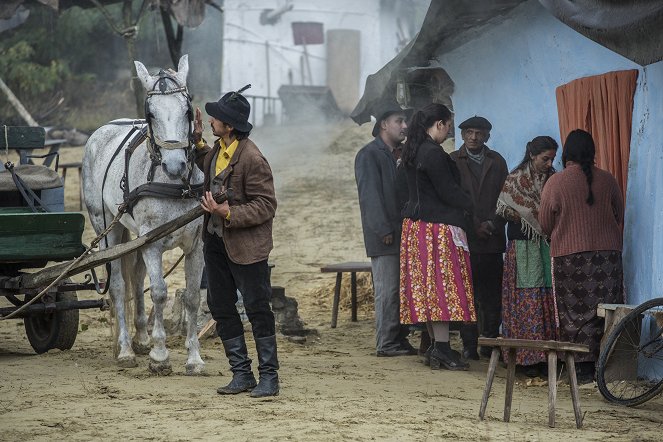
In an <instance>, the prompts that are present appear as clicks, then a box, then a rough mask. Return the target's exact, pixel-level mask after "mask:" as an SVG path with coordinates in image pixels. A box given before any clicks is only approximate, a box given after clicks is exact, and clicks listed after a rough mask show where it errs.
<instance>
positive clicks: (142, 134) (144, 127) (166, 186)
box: [102, 70, 203, 220]
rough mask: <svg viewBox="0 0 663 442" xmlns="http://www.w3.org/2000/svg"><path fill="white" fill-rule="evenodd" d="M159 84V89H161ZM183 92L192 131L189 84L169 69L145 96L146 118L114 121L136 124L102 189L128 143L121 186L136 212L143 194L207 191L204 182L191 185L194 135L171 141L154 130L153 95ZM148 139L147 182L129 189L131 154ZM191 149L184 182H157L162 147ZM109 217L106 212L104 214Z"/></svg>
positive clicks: (187, 195) (192, 194)
mask: <svg viewBox="0 0 663 442" xmlns="http://www.w3.org/2000/svg"><path fill="white" fill-rule="evenodd" d="M168 82H172V83H174V85H175V86H176V87H175V88H174V89H168ZM157 88H158V89H157ZM178 93H181V94H183V95H184V97H185V98H186V102H187V108H188V109H187V117H188V120H189V131H188V133H189V134H191V131H192V122H193V108H192V106H191V96H190V95H189V92H188V90H187V88H186V86H180V84H179V83H178V82H177V80H176V79H175V78H174V77H173V76H171V75H170V74H169V73H168V72H166V71H164V70H161V71H159V79H158V80H157V81H156V82H155V83H154V86H153V87H152V90H150V91H148V92H147V97H145V120H132V121H121V122H111V123H110V124H115V125H129V124H130V125H131V126H132V128H131V130H130V131H129V133H128V134H127V135H126V136H125V137H124V139H123V140H122V142H121V143H120V144H119V146H118V147H117V149H116V150H115V152H114V153H113V156H112V157H111V160H110V161H109V162H108V166H107V168H106V173H105V174H104V179H103V182H102V193H103V189H104V185H105V183H106V177H107V175H108V170H109V169H110V165H111V164H112V163H113V161H114V160H115V158H116V157H117V155H118V154H119V153H120V151H121V150H122V147H124V145H125V144H126V143H127V141H128V146H127V148H126V150H125V151H124V157H125V161H124V175H123V176H122V179H121V180H120V187H121V188H122V192H123V200H124V204H123V209H124V211H126V212H128V213H129V214H130V215H132V216H133V207H134V206H135V204H136V202H137V201H138V200H139V199H140V198H142V197H146V196H149V197H155V198H172V199H185V198H200V197H201V196H202V191H203V183H200V184H194V185H191V176H192V175H193V168H194V164H193V163H194V160H195V148H193V147H192V142H191V139H190V138H189V139H187V140H186V141H179V142H170V141H165V140H162V139H160V138H159V137H157V136H156V135H155V134H154V131H153V130H152V118H153V116H154V115H153V114H152V112H151V111H150V102H149V100H150V98H151V97H152V96H154V95H172V94H178ZM144 141H146V143H145V144H146V146H147V150H148V152H149V155H150V160H151V164H150V168H149V170H148V172H147V183H145V184H141V185H140V186H138V187H136V188H135V189H133V190H129V162H130V160H131V156H132V155H133V153H134V152H135V151H136V149H137V148H138V146H140V145H141V144H142V143H143V142H144ZM183 148H189V149H187V168H188V170H189V173H188V175H187V177H186V179H182V184H171V183H158V182H153V181H152V180H153V178H154V173H155V170H156V167H157V166H158V165H159V164H160V163H161V151H160V149H183ZM104 220H105V216H104Z"/></svg>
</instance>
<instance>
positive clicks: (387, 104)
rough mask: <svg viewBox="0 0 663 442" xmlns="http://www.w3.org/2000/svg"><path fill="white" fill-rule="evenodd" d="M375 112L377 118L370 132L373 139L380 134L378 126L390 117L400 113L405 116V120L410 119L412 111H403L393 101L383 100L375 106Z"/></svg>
mask: <svg viewBox="0 0 663 442" xmlns="http://www.w3.org/2000/svg"><path fill="white" fill-rule="evenodd" d="M376 110H377V114H379V118H377V117H376V120H375V126H373V132H371V133H372V134H373V136H374V137H377V136H378V135H379V134H380V124H381V123H382V122H383V121H384V120H385V119H387V118H389V117H390V116H391V115H394V114H398V113H402V114H405V117H406V118H410V116H411V115H412V109H403V108H402V107H401V105H400V104H398V102H397V101H396V100H394V99H387V100H383V101H382V102H381V103H380V104H379V105H378V106H376Z"/></svg>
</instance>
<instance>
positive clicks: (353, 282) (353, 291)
mask: <svg viewBox="0 0 663 442" xmlns="http://www.w3.org/2000/svg"><path fill="white" fill-rule="evenodd" d="M350 296H351V298H350V300H351V301H352V322H357V273H356V272H351V273H350Z"/></svg>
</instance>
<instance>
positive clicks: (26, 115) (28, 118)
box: [0, 78, 39, 126]
mask: <svg viewBox="0 0 663 442" xmlns="http://www.w3.org/2000/svg"><path fill="white" fill-rule="evenodd" d="M0 89H2V92H4V93H5V95H6V96H7V101H9V102H10V103H11V105H12V106H14V109H16V112H18V114H19V115H20V116H21V118H23V119H24V120H25V122H26V123H28V125H29V126H39V124H37V122H36V121H35V119H34V118H32V115H30V112H28V111H27V110H26V109H25V107H24V106H23V103H21V101H20V100H19V99H18V98H16V95H14V93H13V92H12V90H11V89H9V87H8V86H7V85H6V84H5V82H4V81H2V78H0Z"/></svg>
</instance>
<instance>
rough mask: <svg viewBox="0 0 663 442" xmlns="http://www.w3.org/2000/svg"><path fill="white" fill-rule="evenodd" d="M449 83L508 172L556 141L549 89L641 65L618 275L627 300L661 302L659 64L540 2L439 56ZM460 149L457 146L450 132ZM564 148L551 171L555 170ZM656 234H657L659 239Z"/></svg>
mask: <svg viewBox="0 0 663 442" xmlns="http://www.w3.org/2000/svg"><path fill="white" fill-rule="evenodd" d="M437 59H438V60H439V65H440V66H441V67H443V68H444V69H445V70H446V71H447V73H448V74H449V75H450V76H451V78H452V80H453V81H454V83H455V92H454V95H453V97H452V100H453V106H454V113H455V121H456V123H457V124H458V123H460V122H461V121H463V120H465V119H466V118H468V117H470V116H472V115H475V114H477V115H482V116H484V117H486V118H488V119H489V120H490V121H491V122H492V124H493V130H492V132H491V138H490V141H489V142H488V143H487V144H488V145H489V146H490V147H491V148H494V149H496V150H497V151H499V152H500V153H501V154H502V155H503V156H504V158H505V159H506V161H507V163H508V165H509V167H510V168H511V167H513V166H515V165H516V164H517V163H518V162H519V161H520V159H521V158H522V157H523V154H524V151H525V145H526V143H527V141H529V140H531V139H532V138H534V137H535V136H537V135H549V136H551V137H553V138H554V139H556V140H557V142H558V143H559V144H560V147H561V144H562V143H561V142H560V139H559V122H558V116H557V100H556V98H555V88H556V87H557V86H560V85H562V84H565V83H568V82H569V81H572V80H575V79H577V78H581V77H586V76H590V75H598V74H603V73H606V72H610V71H617V70H625V69H639V71H640V73H639V77H638V86H637V91H636V96H635V104H634V115H633V135H632V139H631V159H630V163H629V177H628V181H629V182H628V189H627V202H626V221H625V239H624V271H625V283H626V291H627V296H628V299H627V301H628V302H629V303H631V302H633V303H636V302H640V301H642V300H644V299H649V298H652V297H656V296H663V289H662V290H659V287H661V284H662V283H663V147H662V143H663V123H662V122H663V96H662V94H663V63H657V64H654V65H650V66H648V67H647V68H642V67H641V66H639V65H638V64H636V63H634V62H632V61H630V60H628V59H626V58H624V57H622V56H621V55H618V54H616V53H614V52H612V51H610V50H609V49H606V48H604V47H603V46H600V45H599V44H597V43H594V42H593V41H591V40H589V39H587V38H585V37H584V36H582V35H580V34H578V33H576V32H575V31H573V30H572V29H571V28H569V27H567V26H566V25H564V24H563V23H562V22H560V21H558V20H557V19H555V18H554V17H553V16H552V15H550V14H549V13H548V11H547V10H546V9H545V8H543V6H541V5H540V4H539V3H538V2H537V1H530V2H527V3H525V4H523V5H521V6H519V7H517V8H516V9H514V10H513V11H512V12H511V13H510V14H509V16H508V17H507V18H505V19H503V20H502V21H501V22H499V23H497V24H491V25H487V26H485V32H484V33H483V34H482V35H481V36H480V37H479V38H476V39H474V40H472V41H469V42H467V43H466V44H464V45H463V46H461V47H459V48H457V49H455V50H453V51H451V52H447V53H444V54H438V56H437ZM456 131H457V135H456V147H459V146H460V144H462V140H461V138H460V131H459V130H458V129H456ZM560 156H561V151H560V152H558V155H557V159H556V168H557V169H558V170H559V169H561V164H560ZM659 232H661V233H659Z"/></svg>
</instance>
